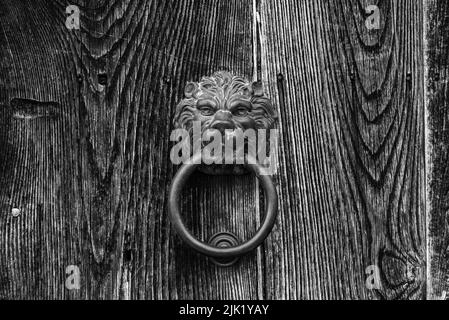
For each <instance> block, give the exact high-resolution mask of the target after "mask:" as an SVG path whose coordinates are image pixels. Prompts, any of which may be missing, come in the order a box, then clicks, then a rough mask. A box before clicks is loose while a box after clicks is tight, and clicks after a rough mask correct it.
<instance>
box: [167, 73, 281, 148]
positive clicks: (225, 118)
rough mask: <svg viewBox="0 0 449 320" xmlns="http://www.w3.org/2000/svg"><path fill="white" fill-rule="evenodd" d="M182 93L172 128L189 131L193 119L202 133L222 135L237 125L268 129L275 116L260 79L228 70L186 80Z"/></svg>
mask: <svg viewBox="0 0 449 320" xmlns="http://www.w3.org/2000/svg"><path fill="white" fill-rule="evenodd" d="M184 94H185V98H184V99H183V100H182V101H181V102H180V103H179V104H178V106H177V108H176V113H175V117H174V125H175V129H185V130H187V131H189V132H190V133H192V129H193V123H194V122H195V123H200V124H201V133H202V134H204V133H206V131H208V130H214V131H215V130H218V131H219V132H220V133H221V134H222V137H225V136H226V135H227V134H228V133H229V132H230V131H234V130H237V129H241V130H242V131H246V130H248V129H253V130H258V129H270V128H272V126H273V125H274V123H275V121H276V119H277V115H276V111H275V110H274V108H273V105H272V103H271V101H270V100H269V99H268V98H267V97H265V96H264V94H263V90H262V86H261V84H260V83H258V82H256V83H250V82H249V81H247V80H246V79H244V78H243V77H240V76H234V75H232V74H231V73H229V72H227V71H220V72H216V73H215V74H213V75H212V76H210V77H203V78H202V79H201V81H200V82H190V83H188V84H187V85H186V87H185V91H184ZM191 137H192V134H191ZM190 143H193V141H190ZM202 143H203V146H204V142H202Z"/></svg>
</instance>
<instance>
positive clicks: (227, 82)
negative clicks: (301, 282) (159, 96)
mask: <svg viewBox="0 0 449 320" xmlns="http://www.w3.org/2000/svg"><path fill="white" fill-rule="evenodd" d="M184 95H185V97H184V99H183V100H182V101H181V102H179V104H178V105H177V107H176V112H175V116H174V127H175V128H176V129H182V130H183V132H185V133H187V135H188V136H189V137H190V138H191V139H182V141H181V142H180V143H181V144H183V143H185V144H186V146H185V147H186V148H184V145H183V147H182V148H181V149H182V150H184V149H186V150H188V151H186V152H187V157H190V156H191V155H192V154H196V155H194V156H193V158H191V159H190V161H187V162H186V163H185V164H184V165H183V166H182V167H181V168H180V169H179V171H178V173H177V174H176V176H175V178H174V180H173V182H172V185H171V189H170V199H169V209H170V219H171V222H172V224H173V226H174V228H175V229H176V231H177V232H178V234H179V236H180V237H181V238H182V239H183V240H184V241H185V242H186V243H187V245H189V246H190V247H192V248H193V249H195V250H196V251H198V252H200V253H202V254H204V255H206V256H209V257H211V258H212V261H213V262H214V263H215V264H217V265H219V266H230V265H232V264H233V263H234V262H236V261H237V259H238V257H240V256H242V255H244V254H246V253H249V252H250V251H252V250H254V249H256V248H257V247H258V246H259V245H261V244H262V242H263V241H264V240H265V239H266V237H267V236H268V234H269V233H270V232H271V230H272V228H273V226H274V223H275V220H276V215H277V194H276V189H275V187H274V184H273V181H272V180H271V178H270V175H269V172H268V170H267V169H265V168H264V167H263V166H262V165H260V164H258V162H257V161H255V158H256V157H257V156H256V155H255V154H250V155H249V154H245V157H246V158H245V160H246V161H243V163H244V164H243V166H244V167H246V169H247V170H248V171H251V172H253V173H254V174H255V175H256V177H257V178H258V179H259V180H260V181H261V185H262V187H263V188H264V190H265V194H266V199H267V201H266V214H265V219H264V221H263V223H262V225H261V227H260V229H259V230H258V231H257V232H256V234H255V235H254V237H253V238H251V239H250V240H249V241H247V242H244V243H240V241H239V239H238V238H237V236H235V235H234V234H232V233H229V232H221V233H218V234H216V235H214V236H213V237H212V238H211V239H210V240H209V243H204V242H201V241H199V240H198V239H196V238H195V237H194V236H193V235H192V234H191V233H190V232H189V230H187V228H186V227H185V225H184V223H183V220H182V216H181V210H180V205H179V202H180V201H179V200H180V197H181V193H182V189H183V187H184V185H185V184H186V182H187V180H188V179H189V177H190V175H191V174H192V173H193V172H194V171H195V170H196V169H197V168H198V167H200V166H201V165H200V164H201V163H202V161H201V160H202V159H199V158H198V157H201V156H202V154H201V152H199V153H198V151H193V152H191V150H192V149H193V150H195V148H194V147H193V148H192V144H193V143H194V141H198V137H197V138H195V128H197V129H198V131H199V133H200V135H201V134H202V133H203V132H206V131H208V130H218V131H219V132H221V133H222V134H223V133H226V132H225V131H226V130H229V129H231V130H232V129H234V130H236V129H238V128H245V130H246V129H253V130H255V129H262V130H267V129H269V128H271V127H272V126H273V125H274V123H275V122H276V120H277V113H276V111H275V109H274V107H273V105H272V103H271V100H270V99H269V98H268V97H266V96H265V95H264V93H263V88H262V84H261V82H253V83H251V82H249V81H247V80H246V79H244V78H243V77H240V76H235V75H232V74H231V73H229V72H227V71H219V72H216V73H214V74H213V75H211V76H210V77H203V78H202V79H201V81H200V82H190V83H188V84H187V85H186V87H185V89H184ZM195 124H197V126H195ZM191 132H193V134H191ZM228 138H229V136H228ZM234 138H235V137H234ZM229 140H232V139H228V140H227V141H229ZM241 141H243V140H241ZM261 141H262V140H261ZM270 141H271V140H270ZM225 144H226V143H225ZM255 145H259V142H257V143H255V142H254V141H253V146H255ZM225 149H226V148H225ZM231 150H234V146H232V148H231ZM239 150H244V149H243V146H240V149H239ZM217 157H219V156H218V155H217ZM206 163H207V162H206ZM216 163H217V162H216ZM218 163H222V162H218ZM236 163H237V162H236ZM238 163H240V162H238ZM228 168H229V167H226V169H225V168H224V167H221V166H219V167H214V166H213V165H212V166H201V167H200V168H198V169H199V170H200V171H202V172H203V173H206V174H240V173H241V172H242V171H241V169H242V168H241V167H240V165H236V166H232V167H231V168H232V170H227V169H228Z"/></svg>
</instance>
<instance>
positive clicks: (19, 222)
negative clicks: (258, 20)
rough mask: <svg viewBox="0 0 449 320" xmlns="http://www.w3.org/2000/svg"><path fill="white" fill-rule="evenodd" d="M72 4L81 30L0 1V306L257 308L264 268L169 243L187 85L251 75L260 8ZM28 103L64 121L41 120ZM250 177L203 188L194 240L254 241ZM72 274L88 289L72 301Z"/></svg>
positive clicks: (235, 0)
mask: <svg viewBox="0 0 449 320" xmlns="http://www.w3.org/2000/svg"><path fill="white" fill-rule="evenodd" d="M71 4H76V5H78V6H79V7H80V9H81V30H79V31H76V30H72V31H70V30H68V29H67V28H65V25H64V24H65V20H66V14H65V8H66V6H67V5H68V3H67V2H65V1H26V0H22V1H14V2H12V1H0V8H1V10H0V12H1V21H0V37H1V42H0V44H1V45H0V50H1V51H0V53H1V59H0V61H1V69H2V70H1V71H2V81H1V82H0V85H1V87H0V95H1V96H0V98H1V100H0V104H1V105H2V109H1V111H2V113H1V115H2V116H1V119H2V122H4V123H6V124H7V125H6V126H2V134H1V137H2V139H1V146H2V152H1V153H2V157H3V158H2V160H3V161H2V162H1V163H2V170H1V174H2V177H1V181H2V183H1V188H2V189H1V203H2V207H1V208H2V215H1V217H0V228H1V238H0V247H1V248H2V250H1V253H0V265H1V268H0V269H1V271H2V272H1V273H2V276H1V281H0V283H1V286H0V295H1V296H2V297H7V298H29V299H40V298H75V299H78V298H89V299H98V298H100V299H105V298H114V299H115V298H121V299H130V298H133V299H135V298H139V299H168V298H177V299H186V298H192V299H193V298H196V299H201V298H235V299H239V298H246V299H252V298H258V297H261V295H260V294H261V292H262V289H261V284H260V281H261V279H260V278H259V277H258V276H257V275H258V274H260V273H258V272H257V270H258V268H260V262H258V260H257V259H256V258H255V257H248V258H246V259H244V260H243V261H242V262H241V263H240V264H239V265H237V266H235V267H233V268H231V269H219V268H216V267H215V266H213V265H212V264H211V263H210V262H207V261H206V260H205V258H203V257H199V256H197V255H195V254H193V253H192V252H191V251H190V250H189V249H188V248H186V247H185V246H184V245H183V244H182V243H181V242H180V241H179V240H178V239H177V237H176V236H175V235H174V234H173V232H172V230H171V228H170V225H169V222H168V214H167V203H166V200H167V192H168V188H169V185H170V182H171V179H172V176H173V174H174V172H175V168H173V166H172V165H171V162H170V160H169V148H170V147H171V144H170V143H169V135H170V131H171V128H172V127H171V118H172V114H173V111H174V107H175V105H176V104H177V102H178V101H179V99H180V98H181V97H182V93H183V88H184V85H185V83H186V82H187V81H190V80H199V78H200V77H201V76H203V75H207V74H210V73H212V72H214V71H216V70H218V69H223V68H224V69H229V70H231V71H232V72H235V73H239V74H242V75H245V76H247V77H248V78H252V76H253V63H252V60H253V48H252V24H253V18H252V2H251V1H244V0H232V1H133V0H130V1H102V2H99V1H98V2H95V4H94V3H93V2H91V1H85V2H84V1H79V2H73V3H71ZM99 78H100V81H99ZM101 83H103V84H104V85H101ZM13 99H26V100H23V101H22V106H25V107H23V108H22V109H21V110H20V113H21V114H24V113H25V114H26V116H25V118H23V117H22V118H20V119H18V118H17V117H13V116H12V115H13V114H14V112H13V111H12V110H13V109H14V107H13V106H12V103H11V101H13ZM28 105H35V106H36V105H38V106H41V107H42V108H45V107H46V106H47V107H50V108H53V109H54V108H56V109H57V110H58V111H60V112H59V114H60V116H59V117H46V116H39V117H36V118H33V117H31V118H30V117H29V115H28V114H27V113H26V112H28V111H29V110H28V109H29V108H28V107H26V106H28ZM55 106H56V107H55ZM41 107H39V108H40V109H39V108H38V107H36V108H34V109H33V110H35V112H38V113H39V112H40V111H39V110H41V109H42V108H41ZM27 110H28V111H27ZM45 114H47V113H46V112H44V115H45ZM51 114H52V113H51ZM254 180H255V179H254V178H253V177H250V176H247V177H240V178H237V177H236V178H224V180H223V179H221V178H210V179H209V180H207V183H206V184H205V185H203V183H201V182H200V180H198V179H196V178H195V180H194V181H192V183H191V186H190V188H189V189H188V190H187V191H186V192H187V194H186V197H185V198H186V200H185V204H184V206H183V208H184V211H185V214H186V216H187V217H189V219H188V222H189V225H191V226H192V227H193V229H194V230H195V232H196V233H197V234H198V236H200V237H201V238H202V239H207V238H208V237H210V236H212V234H213V233H214V232H216V231H217V230H222V229H224V230H228V231H234V232H235V233H237V234H238V235H240V236H241V237H242V238H243V237H244V236H249V235H251V234H252V233H253V232H254V230H255V228H256V223H257V221H258V219H257V216H256V213H257V210H256V207H255V205H254V203H256V201H255V200H254V199H255V194H256V193H255V192H256V189H255V181H254ZM237 197H238V199H237ZM13 207H18V208H21V209H22V214H21V215H20V216H19V217H18V218H13V217H12V216H11V214H10V212H11V209H12V208H13ZM214 215H218V217H219V219H217V221H215V220H214V219H213V218H214ZM254 217H256V219H254ZM209 226H210V228H209ZM229 229H230V230H229ZM259 261H260V259H259ZM68 265H77V266H79V268H80V269H81V279H82V281H81V289H80V290H75V291H68V290H66V289H65V286H64V282H65V278H66V275H65V268H66V267H67V266H68Z"/></svg>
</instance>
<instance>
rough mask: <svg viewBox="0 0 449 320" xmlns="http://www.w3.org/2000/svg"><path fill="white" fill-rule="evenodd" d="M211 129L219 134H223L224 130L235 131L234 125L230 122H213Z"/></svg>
mask: <svg viewBox="0 0 449 320" xmlns="http://www.w3.org/2000/svg"><path fill="white" fill-rule="evenodd" d="M211 127H212V128H213V129H217V130H219V131H220V132H222V133H223V132H224V131H225V130H226V129H235V126H234V123H232V121H220V120H218V121H214V122H213V123H212V125H211Z"/></svg>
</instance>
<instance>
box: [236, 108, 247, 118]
mask: <svg viewBox="0 0 449 320" xmlns="http://www.w3.org/2000/svg"><path fill="white" fill-rule="evenodd" d="M232 114H233V115H234V116H237V117H245V116H247V115H248V108H246V107H244V106H241V107H237V108H235V109H234V110H232Z"/></svg>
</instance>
